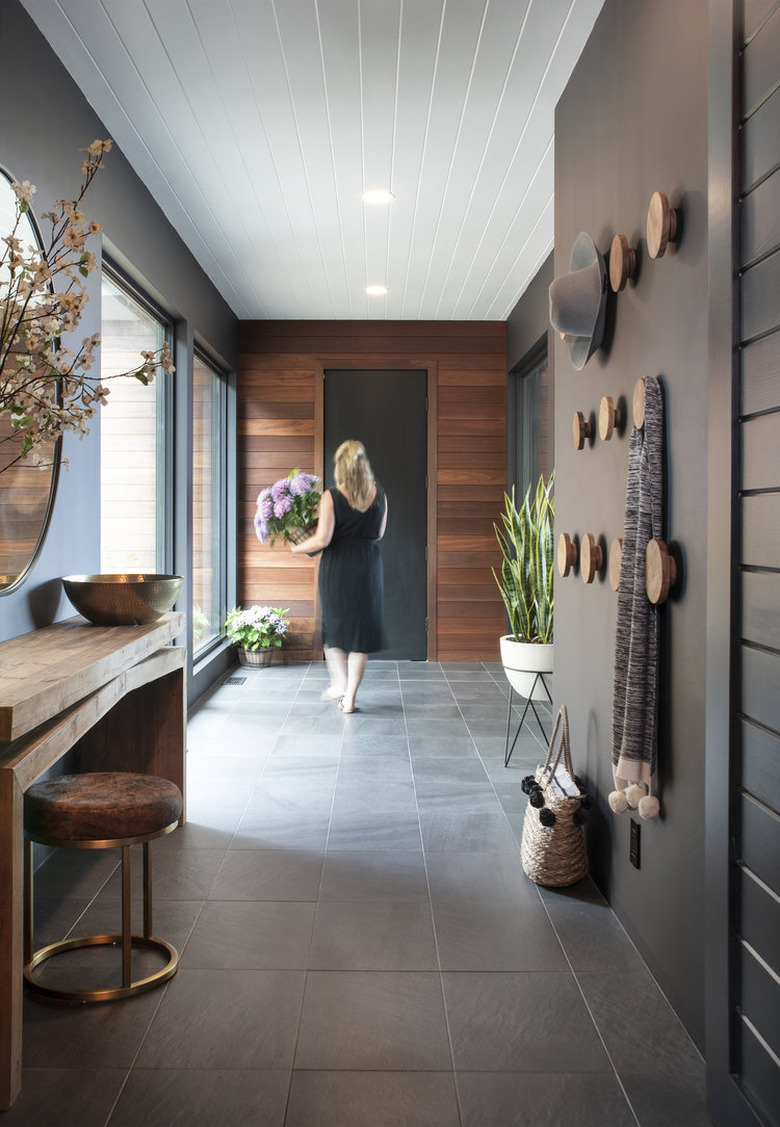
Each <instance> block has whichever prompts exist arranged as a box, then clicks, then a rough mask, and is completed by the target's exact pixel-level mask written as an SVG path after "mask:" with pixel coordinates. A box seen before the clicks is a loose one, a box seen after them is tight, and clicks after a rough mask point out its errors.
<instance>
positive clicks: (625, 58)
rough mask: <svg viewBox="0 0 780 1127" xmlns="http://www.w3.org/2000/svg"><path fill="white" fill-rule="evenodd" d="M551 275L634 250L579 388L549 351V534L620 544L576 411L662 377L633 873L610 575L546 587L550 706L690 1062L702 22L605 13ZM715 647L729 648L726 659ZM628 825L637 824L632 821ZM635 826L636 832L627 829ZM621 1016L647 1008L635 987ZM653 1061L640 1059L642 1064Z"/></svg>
mask: <svg viewBox="0 0 780 1127" xmlns="http://www.w3.org/2000/svg"><path fill="white" fill-rule="evenodd" d="M555 133H556V138H555V152H556V173H555V275H556V277H557V276H559V275H561V274H562V273H565V272H566V271H567V270H568V264H569V254H570V250H571V246H572V243H573V241H574V239H575V238H576V236H577V234H578V232H579V231H587V232H589V234H590V235H591V236H592V237H593V239H594V241H595V243H596V245H597V246H598V248H599V249H600V250H601V251H602V252H603V253H604V254H605V256H606V255H607V253H608V251H609V247H610V244H611V241H612V238H613V236H614V235H615V234H617V233H621V234H624V235H626V236H627V237H628V239H629V242H630V244H631V245H632V246H635V247H637V248H638V260H639V268H638V273H637V277H636V279H635V281H633V282H629V284H628V286H627V288H626V290H624V291H623V292H622V293H621V294H619V295H614V294H612V293H611V292H610V300H609V309H608V318H607V339H606V342H605V347H604V348H603V350H600V351H599V352H598V353H597V354H596V355H595V356H594V357H593V358H592V359H591V360H590V362H589V363H588V364H587V365H586V366H585V368H584V369H583V370H582V371H581V372H576V371H575V370H574V369H573V367H572V365H571V362H570V360H569V357H568V352H567V349H566V346H565V345H564V343H563V342H561V341H560V340H558V339H555V449H556V535H557V534H558V533H560V532H564V531H565V532H568V533H569V535H570V536H572V537H573V536H575V535H578V536H580V537H582V535H583V534H584V533H587V532H591V533H593V534H594V536H595V537H596V538H597V539H598V538H599V537H603V538H604V540H605V542H606V544H607V545H609V544H610V543H611V541H612V539H613V538H614V537H618V536H621V535H622V531H623V518H624V512H625V485H626V471H627V456H628V436H629V432H630V420H629V427H628V428H627V429H626V430H625V432H624V433H623V434H622V435H618V436H615V437H613V439H612V441H610V442H608V443H605V442H601V441H600V440H599V439H598V437H596V440H595V442H593V443H592V444H591V445H588V444H587V443H586V446H585V448H584V449H583V450H582V451H580V452H576V451H575V449H574V446H573V443H572V438H571V421H572V415H573V413H574V412H575V411H582V412H583V413H585V415H586V416H587V415H588V414H589V413H590V412H595V413H596V414H597V413H598V408H599V403H600V400H601V397H602V396H603V395H611V396H613V397H614V398H615V399H616V400H617V399H619V398H620V397H623V398H624V399H625V400H626V401H627V403H628V404H629V407H630V403H631V394H632V390H633V387H634V384H635V382H636V380H637V379H638V378H639V377H640V376H648V375H652V376H660V377H661V380H662V382H663V386H664V389H665V402H666V429H667V442H668V460H667V464H668V509H667V536H668V537H669V538H671V539H673V540H675V541H679V543H680V544H681V546H682V551H683V556H684V586H683V589H682V592H681V594H680V596H679V597H678V598H677V599H675V600H673V601H672V602H670V603H669V604H668V605H667V606H666V608H665V609H664V611H663V612H662V620H663V625H662V675H661V694H662V698H661V699H662V703H661V712H660V732H659V777H658V783H659V789H658V793H659V797H660V800H661V806H662V816H661V817H660V818H659V819H657V820H655V821H652V822H643V823H642V825H641V833H642V859H641V869H640V870H639V871H637V870H636V869H634V868H633V867H632V866H631V865H630V864H629V823H630V817H629V815H628V814H624V815H622V816H615V815H613V814H612V813H611V812H610V811H609V809H608V806H607V802H606V797H607V794H608V793H609V791H610V790H611V789H612V775H611V763H610V736H611V724H612V678H613V661H614V635H615V621H616V610H617V596H616V594H615V593H614V592H613V591H612V589H611V588H610V586H609V584H608V582H607V581H606V578H605V577H604V576H602V577H597V579H596V581H595V582H594V583H593V584H592V585H591V586H586V585H585V584H584V583H583V582H582V579H581V578H580V576H579V575H578V574H570V575H569V577H568V578H567V579H560V578H557V579H556V592H555V600H556V622H555V695H556V703H562V702H566V704H567V705H568V708H569V715H570V720H571V730H572V743H573V752H574V757H575V767H576V768H577V769H578V770H579V771H581V772H584V773H585V774H586V775H587V778H588V780H589V781H590V783H591V785H592V787H593V789H594V791H595V792H596V794H597V796H598V804H597V805H598V808H597V810H596V811H595V813H594V816H593V818H592V821H591V825H590V835H589V843H590V852H591V860H592V866H593V871H594V875H595V876H596V879H597V880H598V882H599V883H600V885H601V886H602V888H603V889H604V891H605V892H606V894H607V895H608V897H609V900H610V902H611V904H612V906H613V907H614V909H615V911H616V913H617V914H618V916H619V918H620V919H621V920H622V922H623V924H624V925H625V927H626V929H627V931H628V932H629V934H630V935H631V937H632V939H633V940H634V941H635V943H636V945H637V946H638V948H639V950H640V951H641V953H642V955H643V956H644V958H645V960H646V961H647V963H648V965H649V967H650V969H651V970H652V971H653V972H654V974H655V975H656V977H657V979H658V981H659V982H660V984H661V986H662V988H663V989H664V990H665V992H666V994H667V996H668V997H669V999H670V1001H671V1002H672V1004H673V1005H674V1007H675V1009H676V1010H677V1012H678V1013H679V1015H680V1017H681V1018H682V1020H683V1021H684V1023H685V1024H686V1026H687V1028H688V1029H689V1031H690V1032H691V1034H692V1035H693V1037H694V1038H695V1039H696V1040H697V1042H698V1043H699V1044H700V1045H701V1044H702V1041H703V1025H704V970H703V967H704V961H703V956H702V946H703V940H704V928H703V884H704V868H703V844H704V809H703V791H704V785H703V779H704V690H705V664H704V637H705V588H706V557H705V550H704V549H705V544H706V535H707V519H706V514H707V419H706V403H707V346H708V337H707V323H708V298H707V212H706V208H707V5H706V3H705V2H704V0H686V3H684V4H681V3H679V0H653V2H652V3H624V2H621V0H606V3H605V5H604V8H603V10H602V12H601V15H600V17H599V19H598V21H597V23H596V26H595V28H594V31H593V34H592V35H591V38H590V40H589V42H588V44H587V47H586V49H585V51H584V53H583V55H582V57H581V59H580V61H579V63H578V64H577V67H576V68H575V71H574V74H573V76H572V78H571V81H570V82H569V84H568V86H567V88H566V91H565V92H564V94H563V96H562V98H561V100H560V102H559V104H558V108H557V112H556V126H555ZM657 189H660V190H662V191H664V192H666V193H667V195H668V196H669V197H670V199H671V201H672V202H673V204H677V205H680V206H681V207H682V212H683V228H684V229H683V235H682V240H681V242H680V244H679V247H678V248H673V249H671V250H670V251H668V252H667V254H666V256H665V257H663V258H661V259H657V260H652V259H650V257H649V255H648V254H647V247H646V239H645V223H646V215H647V208H648V204H649V201H650V197H651V195H652V193H653V192H654V191H655V190H657ZM724 644H725V643H724ZM634 817H635V818H636V815H634ZM636 820H637V821H639V819H638V818H637V819H636ZM618 979H619V976H616V982H615V990H616V991H622V990H624V991H625V994H624V996H625V998H626V1002H627V1003H629V1004H630V1003H631V1002H632V1000H633V1001H634V1002H635V1003H636V1005H637V1006H640V1007H641V999H640V998H638V997H636V998H635V997H634V996H633V994H632V984H631V983H630V982H628V981H626V982H623V983H621V982H619V981H618ZM648 1051H651V1050H650V1049H649V1050H648Z"/></svg>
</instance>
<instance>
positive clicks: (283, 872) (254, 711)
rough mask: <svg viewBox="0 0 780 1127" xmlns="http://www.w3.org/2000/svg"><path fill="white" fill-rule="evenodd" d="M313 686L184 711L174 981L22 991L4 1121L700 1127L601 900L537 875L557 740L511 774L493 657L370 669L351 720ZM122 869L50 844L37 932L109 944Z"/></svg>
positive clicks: (645, 980)
mask: <svg viewBox="0 0 780 1127" xmlns="http://www.w3.org/2000/svg"><path fill="white" fill-rule="evenodd" d="M236 678H237V679H239V680H241V682H242V683H240V684H231V680H235V679H236ZM324 684H325V674H324V667H323V666H322V665H321V664H319V663H316V664H312V665H309V664H300V665H290V666H284V665H278V666H277V665H275V666H273V667H272V668H270V669H267V670H263V671H249V670H240V671H238V672H237V674H234V677H233V678H231V679H228V680H227V681H225V682H223V683H222V684H221V685H220V686H219V687H217V688H216V689H215V690H214V691H213V692H211V693H210V694H208V695H207V697H205V698H204V699H202V700H201V701H200V702H199V703H198V704H197V706H196V707H195V708H194V709H193V713H192V716H191V719H190V724H189V737H188V743H189V753H188V780H189V782H188V803H189V809H188V814H189V821H188V823H187V825H186V826H184V827H182V828H180V829H178V830H177V831H176V832H175V833H173V834H172V835H171V836H170V837H168V838H165V839H162V840H160V841H158V842H156V843H155V847H154V848H155V900H156V913H155V925H156V926H155V931H156V933H157V934H159V935H161V936H163V937H165V938H168V939H170V941H171V942H173V943H174V944H175V945H176V946H177V947H178V948H179V950H180V951H181V952H182V960H181V964H180V969H179V972H178V974H177V975H176V976H175V977H174V978H173V979H172V980H171V981H170V983H168V984H167V985H166V986H165V987H163V988H161V989H158V990H155V991H152V992H150V993H148V994H145V995H142V996H139V997H137V998H134V999H129V1000H127V1001H124V1002H118V1003H113V1004H110V1005H102V1006H75V1007H74V1006H63V1005H57V1004H52V1003H47V1002H45V1001H41V1000H37V999H34V998H31V997H28V998H27V999H26V1002H25V1036H24V1065H25V1070H24V1090H23V1093H22V1096H21V1097H20V1099H19V1100H18V1102H17V1103H16V1105H15V1106H14V1108H13V1109H12V1110H11V1111H10V1112H8V1113H7V1114H6V1115H4V1116H3V1117H2V1127H17V1125H19V1124H24V1127H171V1125H182V1127H185V1125H186V1127H283V1125H284V1127H379V1125H381V1127H391V1125H392V1127H519V1125H530V1124H533V1125H534V1127H544V1125H548V1124H550V1125H559V1124H561V1125H563V1124H566V1125H567V1127H569V1125H573V1124H577V1125H579V1127H606V1125H609V1127H624V1125H625V1127H636V1125H637V1124H638V1125H640V1127H698V1125H702V1124H707V1123H708V1119H707V1115H706V1112H705V1110H704V1098H703V1088H704V1068H703V1062H702V1060H701V1057H700V1056H699V1054H698V1053H697V1051H696V1049H695V1048H694V1046H693V1045H692V1043H691V1042H690V1040H689V1038H688V1037H687V1035H686V1033H685V1031H684V1030H683V1028H682V1027H681V1025H680V1023H679V1022H678V1020H677V1019H676V1017H675V1015H674V1014H673V1012H672V1011H671V1009H670V1008H669V1006H668V1004H667V1003H666V1001H665V999H664V998H663V996H662V995H661V993H660V991H659V990H658V988H657V986H656V985H655V983H654V981H653V979H652V978H651V976H650V975H649V973H648V971H647V970H646V968H645V966H644V964H643V963H642V961H641V959H640V958H639V956H638V954H637V952H636V950H635V949H634V947H633V946H632V944H631V943H630V942H629V940H628V939H627V937H626V935H625V933H624V932H623V930H622V928H621V927H620V925H619V924H618V922H617V920H616V918H615V917H614V915H613V914H612V912H611V911H610V910H609V908H608V907H607V906H606V905H605V903H604V901H603V900H602V898H601V896H600V895H599V893H598V891H597V890H596V888H595V886H594V885H593V884H592V882H591V881H590V880H585V881H583V882H581V884H579V885H578V886H576V887H574V888H573V889H570V890H566V891H560V892H554V891H550V890H543V889H539V888H537V887H536V886H535V885H534V884H532V883H531V882H530V881H529V880H528V879H527V878H526V877H525V876H524V874H523V872H522V869H521V866H520V854H519V846H518V840H519V836H520V833H521V829H522V816H523V811H524V809H525V805H526V800H525V797H524V796H523V795H522V793H521V791H520V779H521V778H522V776H523V775H524V774H526V773H527V772H528V771H529V770H532V769H533V767H534V766H535V764H536V763H537V762H538V760H539V756H540V753H541V752H542V747H541V745H540V743H539V742H538V740H537V739H536V738H535V736H534V734H533V731H532V730H531V729H527V730H525V731H524V734H523V735H522V737H521V739H520V741H519V742H518V746H517V748H516V750H515V753H514V757H513V759H512V762H511V764H510V767H509V768H508V769H505V768H504V766H503V746H504V728H505V717H506V711H505V710H506V694H507V685H506V682H505V679H504V677H503V674H502V672H501V670H500V667H496V666H488V665H483V664H480V663H476V664H465V663H464V664H442V665H438V664H427V663H405V662H400V663H396V662H372V663H370V665H369V668H368V673H367V676H366V680H365V682H364V686H363V689H362V690H361V693H360V699H359V704H360V706H361V712H359V713H356V714H355V715H352V716H343V715H341V714H340V713H339V712H338V711H337V709H336V707H335V705H334V704H333V703H332V702H323V701H321V700H320V693H321V691H322V689H323V687H324ZM138 852H140V851H138ZM117 875H118V874H117V871H116V854H115V853H113V852H112V853H96V854H89V853H78V854H77V853H75V852H70V853H68V852H66V851H60V852H58V853H56V854H54V855H53V856H52V857H51V858H50V859H49V860H48V861H46V863H45V864H44V865H43V866H42V867H41V869H40V870H39V873H38V875H37V884H36V889H37V896H38V898H39V899H38V920H39V922H38V936H37V939H39V940H40V941H41V942H43V941H45V940H46V941H47V940H49V939H54V938H58V937H61V936H62V935H63V934H64V933H65V931H67V929H68V928H69V927H71V926H75V928H76V933H77V934H78V933H83V932H85V931H86V930H87V929H89V928H93V929H95V930H114V927H115V923H114V921H115V918H116V912H117V908H118V894H119V890H118V881H117ZM136 887H140V885H139V884H138V883H136ZM79 917H82V918H81V919H79ZM95 954H99V955H101V957H102V956H103V955H105V956H106V957H111V956H112V954H113V953H111V952H95V951H93V952H88V953H86V955H85V953H83V952H81V953H79V954H78V956H77V955H76V953H73V956H72V959H73V961H74V962H75V963H76V964H77V966H76V968H75V969H74V968H73V967H70V966H69V967H63V968H59V969H57V970H56V971H53V972H52V973H57V974H59V975H65V976H66V977H67V976H68V975H75V976H79V975H81V976H83V975H84V974H85V973H86V971H85V969H84V962H85V959H87V958H89V959H91V958H93V957H94V956H95ZM69 957H70V956H64V957H63V959H64V958H69ZM147 957H149V956H147Z"/></svg>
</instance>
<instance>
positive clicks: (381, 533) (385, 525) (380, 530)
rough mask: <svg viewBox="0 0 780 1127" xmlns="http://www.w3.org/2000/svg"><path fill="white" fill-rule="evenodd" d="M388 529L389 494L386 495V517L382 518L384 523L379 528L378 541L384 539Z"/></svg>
mask: <svg viewBox="0 0 780 1127" xmlns="http://www.w3.org/2000/svg"><path fill="white" fill-rule="evenodd" d="M386 528H387V494H386V493H385V515H384V516H383V517H382V523H381V524H380V526H379V535H378V536H377V540H381V539H382V537H383V536H384V534H385V529H386Z"/></svg>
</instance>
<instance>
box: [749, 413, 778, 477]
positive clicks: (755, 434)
mask: <svg viewBox="0 0 780 1127" xmlns="http://www.w3.org/2000/svg"><path fill="white" fill-rule="evenodd" d="M778 487H780V411H775V412H772V413H771V414H768V415H758V416H756V417H755V418H752V419H748V420H747V421H746V422H743V423H742V488H743V489H777V488H778Z"/></svg>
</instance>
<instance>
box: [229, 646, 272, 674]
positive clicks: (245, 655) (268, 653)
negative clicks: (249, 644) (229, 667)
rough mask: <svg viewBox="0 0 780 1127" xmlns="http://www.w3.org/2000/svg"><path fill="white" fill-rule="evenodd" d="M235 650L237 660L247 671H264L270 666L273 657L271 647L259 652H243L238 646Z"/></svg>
mask: <svg viewBox="0 0 780 1127" xmlns="http://www.w3.org/2000/svg"><path fill="white" fill-rule="evenodd" d="M237 649H238V660H239V661H240V662H241V664H242V665H246V666H247V668H249V669H265V667H266V666H267V665H270V664H271V661H272V660H273V656H274V648H273V646H268V647H267V648H266V649H261V650H245V649H242V648H241V646H238V647H237Z"/></svg>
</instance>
